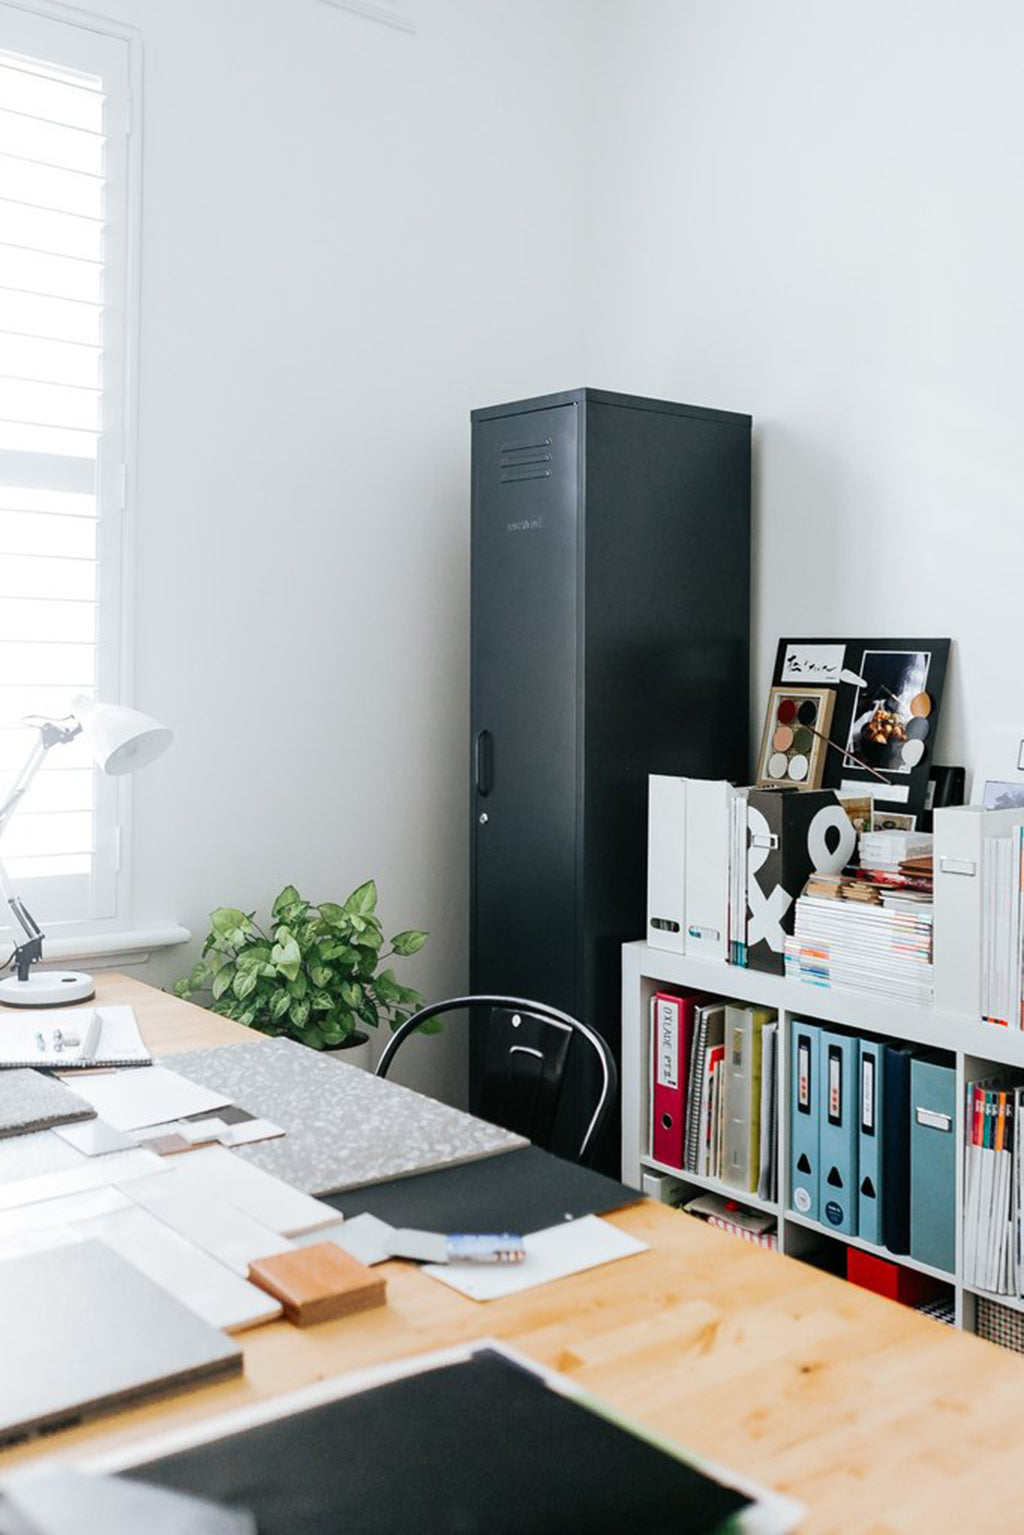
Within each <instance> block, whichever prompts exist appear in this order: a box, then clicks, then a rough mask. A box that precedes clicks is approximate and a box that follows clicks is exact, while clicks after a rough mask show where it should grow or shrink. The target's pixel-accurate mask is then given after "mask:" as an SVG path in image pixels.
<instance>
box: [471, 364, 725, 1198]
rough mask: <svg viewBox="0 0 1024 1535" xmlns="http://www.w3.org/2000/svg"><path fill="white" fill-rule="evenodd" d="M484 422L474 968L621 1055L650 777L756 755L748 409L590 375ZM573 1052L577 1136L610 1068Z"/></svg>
mask: <svg viewBox="0 0 1024 1535" xmlns="http://www.w3.org/2000/svg"><path fill="white" fill-rule="evenodd" d="M472 423H473V428H472V430H473V502H472V598H471V600H472V703H471V729H472V740H471V748H472V767H471V772H472V793H471V816H472V820H471V825H472V830H471V848H472V855H471V856H472V869H471V919H470V920H471V932H470V970H471V985H472V987H473V989H474V991H484V992H507V993H512V994H514V995H517V996H521V997H527V998H533V999H535V1000H537V1001H543V1002H549V1003H551V1004H553V1005H554V1006H556V1007H560V1008H562V1009H564V1010H565V1011H567V1012H570V1013H573V1014H575V1015H576V1016H577V1017H580V1018H582V1019H583V1020H585V1021H586V1022H587V1023H590V1024H592V1025H593V1026H594V1027H596V1028H597V1029H599V1030H600V1031H601V1033H602V1034H603V1035H604V1036H605V1038H606V1039H607V1040H608V1041H609V1043H610V1044H611V1045H612V1047H613V1049H614V1050H615V1053H616V1055H618V1048H619V1035H620V1029H619V1010H620V983H619V945H620V944H621V943H623V942H624V941H626V940H627V939H631V938H637V937H640V936H641V935H642V934H643V931H644V923H645V913H644V907H645V888H646V884H645V868H646V803H647V775H648V773H680V774H686V775H690V776H696V777H723V778H735V779H738V780H742V779H743V778H744V777H745V775H746V773H747V748H748V740H747V735H748V727H747V709H748V690H749V640H750V427H751V423H750V417H749V416H742V415H734V414H732V413H729V412H724V411H716V410H703V409H700V408H698V407H696V406H690V405H675V404H670V403H668V402H665V401H661V400H647V399H639V398H635V397H633V396H629V395H620V394H609V393H605V392H604V391H602V390H596V389H578V390H572V391H570V392H568V393H565V394H554V395H547V396H543V397H541V398H538V399H533V400H519V401H516V402H515V403H513V404H507V405H498V406H493V407H491V408H489V409H486V410H477V411H474V412H473V415H472ZM472 1038H473V1045H472V1048H471V1061H470V1084H471V1098H472V1099H473V1101H474V1102H475V1101H476V1099H475V1095H476V1091H477V1084H478V1081H479V1075H480V1067H481V1059H482V1044H483V1042H482V1036H480V1035H474V1036H473V1037H472ZM575 1048H578V1046H574V1049H575ZM571 1064H572V1067H573V1069H572V1071H571V1072H570V1078H569V1082H568V1086H567V1091H566V1093H565V1095H564V1100H565V1101H564V1103H563V1106H562V1111H561V1113H560V1122H559V1125H558V1127H557V1141H558V1148H557V1149H564V1150H566V1151H569V1150H570V1149H571V1148H572V1146H573V1145H574V1144H575V1143H576V1142H578V1139H579V1136H580V1135H581V1134H582V1128H583V1124H584V1122H585V1120H584V1111H585V1109H586V1105H587V1102H588V1101H589V1100H588V1094H589V1092H590V1088H591V1085H592V1083H591V1078H590V1073H589V1068H588V1065H587V1063H586V1062H585V1061H577V1062H575V1063H571ZM617 1146H618V1136H617V1126H612V1127H611V1128H610V1131H609V1133H608V1134H606V1136H605V1144H604V1148H603V1151H602V1153H600V1154H599V1157H598V1164H599V1165H603V1166H604V1167H605V1168H615V1167H616V1166H617V1161H618V1155H617V1150H616V1148H617Z"/></svg>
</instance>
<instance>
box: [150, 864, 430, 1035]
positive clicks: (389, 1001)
mask: <svg viewBox="0 0 1024 1535" xmlns="http://www.w3.org/2000/svg"><path fill="white" fill-rule="evenodd" d="M376 908H377V886H376V885H375V884H374V882H373V880H372V879H371V880H367V881H366V883H365V884H363V885H360V886H359V888H358V889H357V890H353V892H352V894H351V895H350V896H349V897H348V900H347V901H344V902H342V903H340V904H339V903H338V902H335V901H322V902H321V903H320V904H319V905H318V906H317V905H314V904H313V903H312V902H311V901H307V900H305V899H304V898H303V897H302V896H301V895H300V894H299V892H298V891H297V890H296V888H295V886H294V885H286V886H285V887H284V889H283V890H282V891H281V894H280V895H279V896H278V897H277V900H276V901H275V902H274V904H273V907H272V908H271V913H270V921H269V923H268V924H267V926H266V927H265V928H264V927H261V926H260V924H259V923H258V922H257V921H256V913H255V912H252V911H250V912H245V911H240V910H239V909H238V908H237V907H235V906H220V907H218V909H217V910H216V911H214V912H211V913H210V924H211V926H210V932H209V933H208V935H207V937H206V940H205V942H204V944H203V949H202V957H201V958H200V959H199V961H198V962H197V964H195V965H194V966H193V968H192V970H191V972H190V973H189V974H188V975H186V976H182V978H181V980H179V981H176V982H175V985H174V994H175V996H178V997H185V998H186V999H188V998H192V997H195V996H196V995H197V993H198V994H200V996H201V997H202V999H203V1000H204V1002H205V1004H206V1006H208V1007H210V1008H212V1010H213V1011H214V1012H215V1013H222V1014H223V1015H224V1016H225V1017H227V1018H235V1019H237V1020H238V1022H239V1023H244V1024H248V1025H249V1026H250V1027H251V1028H254V1029H259V1030H260V1031H261V1032H262V1033H264V1034H271V1035H282V1034H283V1035H287V1036H289V1037H290V1038H292V1039H297V1040H299V1041H300V1042H301V1043H302V1044H304V1045H309V1046H310V1047H311V1048H312V1049H314V1050H333V1049H336V1048H337V1047H338V1046H339V1045H343V1044H344V1043H345V1041H346V1040H348V1039H349V1038H350V1037H351V1036H352V1034H354V1033H355V1032H356V1031H357V1030H358V1029H360V1028H361V1027H363V1026H368V1027H370V1028H373V1029H375V1028H377V1026H378V1025H379V1024H381V1023H387V1024H388V1025H390V1027H391V1028H392V1029H397V1028H400V1027H401V1025H402V1024H403V1023H405V1021H406V1020H407V1019H408V1018H409V1017H410V1016H411V1014H412V1013H413V1012H415V1011H416V1009H417V1008H419V1007H422V1006H423V998H422V996H421V995H420V993H419V992H418V991H415V990H414V989H413V988H412V987H411V986H403V985H402V984H401V983H400V982H399V980H398V979H397V977H396V976H395V972H394V970H392V969H391V968H389V967H387V965H386V961H387V960H389V959H391V958H392V957H393V956H395V955H398V956H399V957H403V956H406V955H409V954H415V953H417V951H418V950H419V949H422V947H423V945H424V944H425V943H426V941H427V934H426V933H424V932H420V931H419V930H418V929H416V928H410V929H409V930H408V931H406V932H403V933H396V934H395V936H394V937H393V938H392V939H390V940H388V941H385V938H384V930H383V928H382V926H381V923H380V919H379V918H378V917H377V915H376ZM207 996H208V997H209V1000H208V1001H207V1000H206V997H207ZM435 1025H437V1026H435ZM439 1028H440V1024H439V1020H435V1019H429V1020H428V1021H427V1022H426V1023H425V1024H424V1025H423V1033H424V1034H436V1033H438V1032H439Z"/></svg>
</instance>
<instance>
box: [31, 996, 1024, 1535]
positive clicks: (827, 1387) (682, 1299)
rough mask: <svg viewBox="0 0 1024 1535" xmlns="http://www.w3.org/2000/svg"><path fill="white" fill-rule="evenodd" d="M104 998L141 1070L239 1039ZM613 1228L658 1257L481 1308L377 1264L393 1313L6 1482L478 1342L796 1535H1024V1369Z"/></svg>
mask: <svg viewBox="0 0 1024 1535" xmlns="http://www.w3.org/2000/svg"><path fill="white" fill-rule="evenodd" d="M98 996H99V999H100V1001H107V1002H115V1001H116V1002H128V1003H131V1004H132V1006H134V1008H135V1010H136V1016H137V1017H138V1020H139V1023H140V1025H141V1027H142V1031H143V1033H144V1035H145V1037H146V1040H147V1043H148V1044H149V1046H150V1048H151V1049H152V1050H153V1052H154V1054H171V1053H173V1052H174V1051H178V1050H190V1049H195V1048H197V1047H201V1046H203V1045H213V1044H226V1043H229V1042H231V1041H244V1040H245V1039H247V1038H252V1037H253V1036H252V1035H251V1034H250V1032H249V1031H248V1030H247V1029H244V1028H242V1027H241V1026H240V1025H238V1024H235V1023H232V1022H231V1021H230V1020H228V1019H223V1018H218V1017H216V1016H214V1015H213V1014H210V1013H207V1012H205V1011H203V1010H202V1009H201V1008H197V1007H194V1006H192V1005H191V1004H189V1003H185V1002H179V1001H177V1000H176V999H175V998H173V997H170V996H166V995H164V994H163V993H161V992H158V991H155V990H153V989H152V988H151V987H148V986H144V985H142V984H141V983H139V982H137V981H133V980H130V979H129V978H127V977H125V976H118V975H107V976H103V977H102V978H101V979H100V982H99V987H98ZM610 1219H611V1220H612V1221H614V1223H615V1225H617V1226H620V1227H621V1228H622V1229H623V1230H624V1231H629V1232H631V1233H632V1234H633V1235H635V1236H637V1237H640V1238H641V1239H643V1240H644V1241H646V1242H648V1243H649V1244H650V1251H649V1252H646V1253H642V1254H639V1255H638V1256H636V1257H633V1258H628V1259H625V1260H623V1261H621V1262H618V1263H612V1264H609V1265H607V1266H605V1267H603V1268H599V1269H595V1270H593V1271H591V1272H590V1273H586V1274H579V1275H575V1276H573V1277H572V1278H569V1279H563V1280H560V1281H559V1282H557V1283H555V1284H550V1285H545V1286H542V1287H541V1288H539V1289H537V1290H533V1291H529V1292H526V1293H525V1294H523V1295H521V1296H517V1297H512V1298H509V1299H506V1300H501V1301H492V1302H489V1303H487V1304H484V1305H481V1304H477V1303H475V1302H473V1301H470V1300H466V1299H465V1298H463V1297H462V1296H460V1295H457V1294H456V1293H455V1292H454V1291H451V1290H448V1289H447V1288H446V1287H445V1286H443V1285H439V1284H437V1283H435V1282H434V1281H433V1280H431V1279H428V1278H427V1277H426V1276H425V1275H423V1274H420V1273H419V1271H418V1270H417V1269H416V1268H415V1267H414V1266H412V1265H407V1264H402V1263H389V1264H386V1265H384V1267H383V1270H382V1272H384V1273H385V1274H386V1276H387V1280H388V1304H387V1306H386V1307H383V1308H381V1309H380V1310H378V1311H375V1312H371V1313H367V1314H364V1315H359V1316H353V1317H349V1318H346V1319H344V1320H341V1321H337V1322H329V1323H325V1324H322V1325H321V1326H319V1327H314V1328H310V1329H308V1330H304V1331H299V1330H298V1329H296V1328H293V1327H291V1326H289V1325H288V1324H287V1323H285V1322H275V1323H273V1324H271V1325H269V1326H265V1327H258V1328H255V1329H253V1330H251V1331H249V1332H245V1333H242V1334H241V1335H240V1337H239V1341H240V1342H241V1343H242V1344H243V1347H244V1351H245V1374H244V1376H243V1377H242V1378H240V1379H238V1380H235V1381H228V1382H225V1383H223V1384H220V1385H215V1386H209V1387H205V1388H203V1389H201V1390H198V1391H191V1392H186V1393H184V1394H183V1395H180V1396H177V1397H171V1398H168V1399H167V1400H166V1401H164V1402H159V1403H155V1404H151V1405H149V1406H145V1407H141V1408H136V1409H133V1410H132V1411H130V1412H124V1413H119V1414H117V1415H116V1416H113V1417H109V1418H106V1419H98V1420H96V1421H94V1422H93V1423H91V1424H89V1425H87V1426H85V1427H83V1428H79V1429H73V1430H69V1431H67V1432H65V1433H62V1434H59V1435H56V1436H53V1437H50V1438H47V1439H44V1440H42V1441H38V1442H36V1443H35V1444H31V1445H26V1446H23V1447H18V1448H15V1449H13V1450H9V1451H7V1452H6V1453H4V1454H3V1455H2V1456H0V1469H4V1468H6V1467H8V1466H13V1465H14V1464H15V1463H16V1462H18V1461H22V1460H25V1459H27V1458H29V1457H32V1456H39V1455H41V1454H47V1453H50V1454H54V1453H61V1454H64V1453H67V1454H74V1453H79V1454H81V1453H84V1452H95V1451H98V1450H100V1449H103V1450H110V1449H114V1448H115V1447H117V1446H118V1445H122V1444H126V1443H128V1442H129V1441H132V1440H137V1439H139V1438H140V1437H143V1436H145V1435H148V1434H151V1433H154V1432H156V1431H157V1430H163V1429H169V1428H172V1427H177V1426H181V1425H184V1424H186V1423H189V1422H193V1421H195V1420H198V1419H200V1418H202V1417H205V1416H209V1415H211V1414H214V1413H218V1412H222V1411H226V1410H227V1409H229V1408H235V1407H239V1406H243V1405H245V1404H246V1403H249V1402H251V1401H252V1400H253V1399H254V1398H257V1397H265V1396H271V1395H274V1394H275V1393H278V1392H282V1391H287V1390H291V1389H293V1388H295V1387H297V1386H302V1385H306V1384H308V1383H310V1382H312V1381H315V1380H320V1379H322V1378H324V1377H328V1376H331V1375H335V1374H339V1373H342V1372H345V1371H347V1370H352V1369H356V1368H360V1367H363V1366H366V1365H370V1364H375V1363H381V1362H383V1361H385V1360H389V1359H392V1358H397V1357H399V1356H402V1355H406V1354H416V1353H425V1352H428V1351H429V1350H432V1349H436V1348H441V1347H444V1346H446V1345H451V1344H456V1343H460V1342H463V1341H465V1340H468V1339H472V1338H475V1337H482V1336H487V1335H491V1336H497V1337H500V1338H504V1339H506V1340H507V1341H508V1342H509V1343H511V1344H513V1345H515V1347H517V1348H519V1349H521V1350H522V1351H523V1352H524V1353H526V1354H528V1355H530V1356H531V1357H532V1358H534V1359H536V1360H538V1361H539V1362H541V1363H543V1364H545V1365H548V1366H551V1367H553V1368H555V1369H558V1370H562V1371H564V1372H565V1373H566V1374H568V1375H571V1376H573V1377H574V1378H575V1379H577V1380H578V1381H579V1382H580V1383H581V1384H582V1385H583V1386H584V1387H586V1389H588V1390H590V1391H592V1392H594V1393H595V1394H596V1395H598V1396H600V1397H602V1398H604V1399H605V1400H606V1401H607V1402H609V1403H610V1404H612V1405H614V1406H615V1407H616V1408H618V1409H620V1410H621V1411H623V1412H626V1413H629V1414H630V1415H631V1416H633V1417H634V1418H636V1419H637V1420H639V1421H640V1422H642V1423H644V1424H646V1425H647V1426H648V1427H650V1428H651V1429H653V1430H656V1431H657V1432H659V1433H661V1434H664V1435H666V1436H667V1437H669V1438H670V1439H673V1440H676V1441H677V1442H679V1443H680V1444H682V1445H684V1446H687V1447H688V1448H690V1449H692V1450H694V1451H695V1452H697V1453H699V1454H703V1455H707V1456H711V1457H714V1458H716V1459H718V1460H720V1461H722V1462H723V1463H725V1464H728V1465H732V1466H734V1467H736V1468H737V1469H738V1470H740V1471H743V1472H744V1473H746V1474H747V1475H749V1476H752V1477H755V1478H757V1479H758V1480H759V1481H761V1482H764V1483H766V1484H768V1485H769V1486H773V1487H775V1488H777V1489H778V1490H779V1491H781V1492H786V1493H789V1494H791V1495H792V1496H794V1497H796V1498H798V1499H799V1500H800V1501H801V1502H802V1503H804V1505H805V1506H806V1508H807V1510H808V1516H807V1520H806V1522H805V1524H804V1526H803V1527H802V1528H804V1529H806V1530H809V1531H811V1530H813V1531H832V1532H843V1535H853V1532H871V1535H883V1532H888V1531H896V1530H899V1531H911V1530H913V1531H924V1530H927V1531H929V1532H935V1531H945V1530H950V1531H952V1530H956V1531H960V1530H962V1529H963V1528H964V1526H965V1525H966V1524H967V1523H968V1522H970V1523H971V1524H972V1525H973V1526H974V1527H975V1528H985V1527H989V1528H994V1527H996V1526H999V1527H1001V1528H1002V1529H1004V1530H1007V1531H1013V1530H1020V1529H1024V1514H1022V1513H1021V1494H1020V1491H1019V1476H1020V1467H1021V1464H1022V1454H1024V1359H1022V1358H1018V1357H1016V1356H1014V1355H1012V1354H1008V1353H1006V1352H1004V1351H1003V1350H1001V1349H998V1348H995V1347H994V1346H992V1345H990V1344H987V1343H984V1342H982V1341H981V1340H980V1339H977V1338H973V1337H970V1336H965V1335H963V1334H956V1333H954V1332H953V1331H952V1330H951V1329H948V1328H945V1327H942V1326H940V1325H939V1324H938V1323H935V1322H931V1321H928V1320H925V1319H924V1318H921V1317H918V1316H916V1315H914V1314H913V1313H912V1312H910V1311H908V1310H906V1309H905V1308H903V1307H901V1306H897V1305H895V1304H893V1303H891V1302H889V1301H885V1300H882V1299H880V1298H879V1297H877V1296H874V1295H870V1294H868V1293H867V1292H865V1291H863V1290H859V1289H857V1288H856V1287H854V1286H853V1285H850V1284H847V1283H846V1282H845V1281H843V1280H838V1279H833V1278H831V1277H829V1276H828V1275H825V1274H821V1273H819V1272H818V1271H817V1270H815V1269H813V1268H810V1267H809V1266H807V1265H806V1264H802V1263H798V1262H796V1261H795V1260H793V1259H789V1258H783V1257H779V1256H777V1255H776V1254H773V1253H768V1252H764V1251H762V1250H760V1249H758V1248H755V1247H752V1246H750V1245H748V1244H747V1243H745V1242H742V1241H739V1240H737V1239H736V1238H735V1237H731V1236H728V1235H726V1234H725V1233H722V1232H717V1231H714V1230H712V1229H711V1228H710V1227H707V1226H705V1225H703V1224H701V1223H700V1222H698V1221H694V1220H690V1219H689V1218H688V1217H686V1216H684V1215H681V1214H679V1213H678V1212H676V1211H673V1210H669V1209H667V1208H665V1207H663V1206H660V1205H656V1204H654V1203H652V1202H650V1201H644V1202H643V1203H641V1204H639V1205H636V1206H633V1207H632V1208H629V1209H626V1210H623V1211H621V1212H620V1213H619V1214H617V1215H613V1216H611V1217H610ZM40 1347H45V1342H44V1341H43V1340H41V1341H40ZM0 1390H2V1361H0ZM425 1432H429V1429H425ZM354 1453H358V1450H356V1451H355V1452H354ZM524 1535H528V1532H524ZM636 1535H642V1532H639V1531H638V1532H636Z"/></svg>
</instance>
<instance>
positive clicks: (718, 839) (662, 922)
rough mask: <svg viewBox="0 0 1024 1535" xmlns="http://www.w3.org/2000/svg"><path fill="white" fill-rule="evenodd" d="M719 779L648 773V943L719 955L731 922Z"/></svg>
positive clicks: (725, 809)
mask: <svg viewBox="0 0 1024 1535" xmlns="http://www.w3.org/2000/svg"><path fill="white" fill-rule="evenodd" d="M735 793H736V790H735V789H734V788H733V787H732V785H731V784H729V783H726V782H725V781H724V780H719V779H706V778H674V777H670V776H668V775H666V774H659V773H652V774H651V775H650V777H649V779H648V821H647V942H648V943H649V944H650V945H651V947H652V948H655V949H668V950H670V952H672V953H674V954H690V955H694V956H696V957H698V958H703V959H716V960H720V961H724V960H725V959H726V958H727V956H728V938H729V933H728V928H729V807H730V805H731V803H732V800H733V797H734V795H735Z"/></svg>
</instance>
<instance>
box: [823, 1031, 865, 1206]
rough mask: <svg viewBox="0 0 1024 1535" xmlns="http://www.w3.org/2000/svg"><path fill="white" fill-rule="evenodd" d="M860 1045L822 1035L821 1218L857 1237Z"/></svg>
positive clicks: (847, 1038) (838, 1036)
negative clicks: (858, 1061)
mask: <svg viewBox="0 0 1024 1535" xmlns="http://www.w3.org/2000/svg"><path fill="white" fill-rule="evenodd" d="M858 1044H859V1041H858V1040H856V1039H853V1038H851V1037H850V1035H848V1034H832V1033H828V1032H826V1031H824V1030H823V1031H822V1035H821V1061H820V1064H819V1067H818V1070H819V1071H820V1073H821V1090H820V1099H819V1101H820V1104H821V1113H820V1116H819V1117H820V1123H821V1141H820V1148H819V1151H818V1212H819V1213H818V1219H819V1220H820V1221H821V1224H822V1225H823V1226H828V1227H830V1228H831V1229H832V1230H833V1231H841V1232H843V1233H844V1234H845V1235H847V1236H856V1235H857V1101H858V1094H857V1085H856V1084H857V1057H858Z"/></svg>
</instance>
